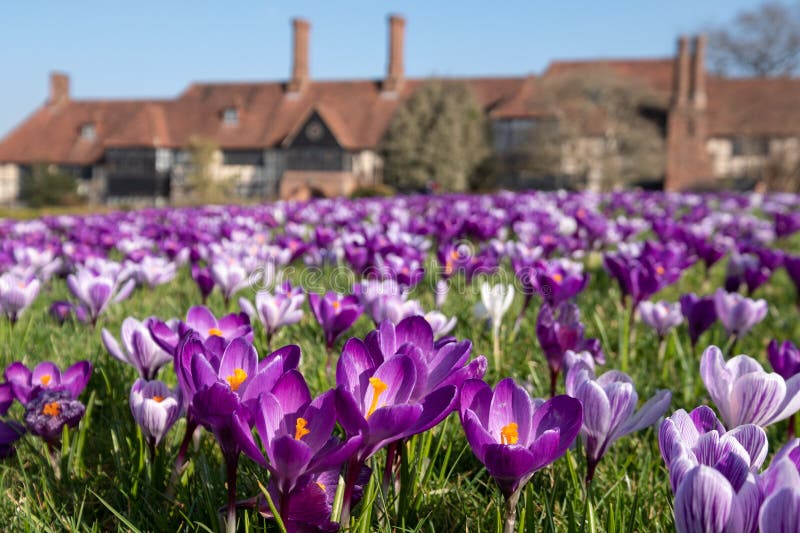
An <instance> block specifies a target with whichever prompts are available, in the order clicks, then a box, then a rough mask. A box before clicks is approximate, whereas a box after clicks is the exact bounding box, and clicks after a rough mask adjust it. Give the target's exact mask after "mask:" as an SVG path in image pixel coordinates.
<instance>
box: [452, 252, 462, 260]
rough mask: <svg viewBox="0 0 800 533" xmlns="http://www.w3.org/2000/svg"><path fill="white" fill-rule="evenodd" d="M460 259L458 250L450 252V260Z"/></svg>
mask: <svg viewBox="0 0 800 533" xmlns="http://www.w3.org/2000/svg"><path fill="white" fill-rule="evenodd" d="M459 257H460V256H459V255H458V250H453V251H452V252H450V259H453V260H456V259H458V258H459Z"/></svg>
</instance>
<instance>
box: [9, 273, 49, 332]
mask: <svg viewBox="0 0 800 533" xmlns="http://www.w3.org/2000/svg"><path fill="white" fill-rule="evenodd" d="M40 288H41V283H39V280H38V279H36V278H25V277H22V276H17V275H15V274H12V273H10V272H7V273H5V274H3V275H0V310H2V312H3V313H5V315H6V318H8V320H9V322H11V324H15V323H16V322H17V319H18V318H19V317H20V316H21V315H22V313H23V312H24V311H25V310H26V309H27V308H28V307H30V305H31V304H32V303H33V301H34V300H35V299H36V296H37V295H38V294H39V289H40Z"/></svg>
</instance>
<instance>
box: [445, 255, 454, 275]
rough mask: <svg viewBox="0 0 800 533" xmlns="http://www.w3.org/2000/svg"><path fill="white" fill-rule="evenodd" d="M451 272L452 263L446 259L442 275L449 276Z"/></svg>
mask: <svg viewBox="0 0 800 533" xmlns="http://www.w3.org/2000/svg"><path fill="white" fill-rule="evenodd" d="M452 272H453V262H452V261H450V260H449V259H448V260H447V262H446V263H445V264H444V273H445V274H448V275H449V274H451V273H452Z"/></svg>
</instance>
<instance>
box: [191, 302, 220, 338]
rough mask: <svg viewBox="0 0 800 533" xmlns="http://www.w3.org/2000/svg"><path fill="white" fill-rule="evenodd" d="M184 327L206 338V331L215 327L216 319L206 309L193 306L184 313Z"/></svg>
mask: <svg viewBox="0 0 800 533" xmlns="http://www.w3.org/2000/svg"><path fill="white" fill-rule="evenodd" d="M186 325H187V326H189V327H190V328H192V329H194V330H195V331H197V332H198V333H200V334H201V335H203V336H206V335H208V330H210V329H212V328H216V327H217V319H216V318H214V314H213V313H212V312H211V311H209V309H208V308H207V307H205V306H202V305H195V306H194V307H192V308H191V309H189V311H188V312H187V313H186Z"/></svg>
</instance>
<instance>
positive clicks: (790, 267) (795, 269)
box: [783, 254, 800, 307]
mask: <svg viewBox="0 0 800 533" xmlns="http://www.w3.org/2000/svg"><path fill="white" fill-rule="evenodd" d="M783 268H785V269H786V273H787V274H789V278H791V280H792V283H794V287H795V292H796V293H797V305H798V307H800V255H798V256H793V255H788V254H787V255H786V256H784V259H783Z"/></svg>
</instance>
